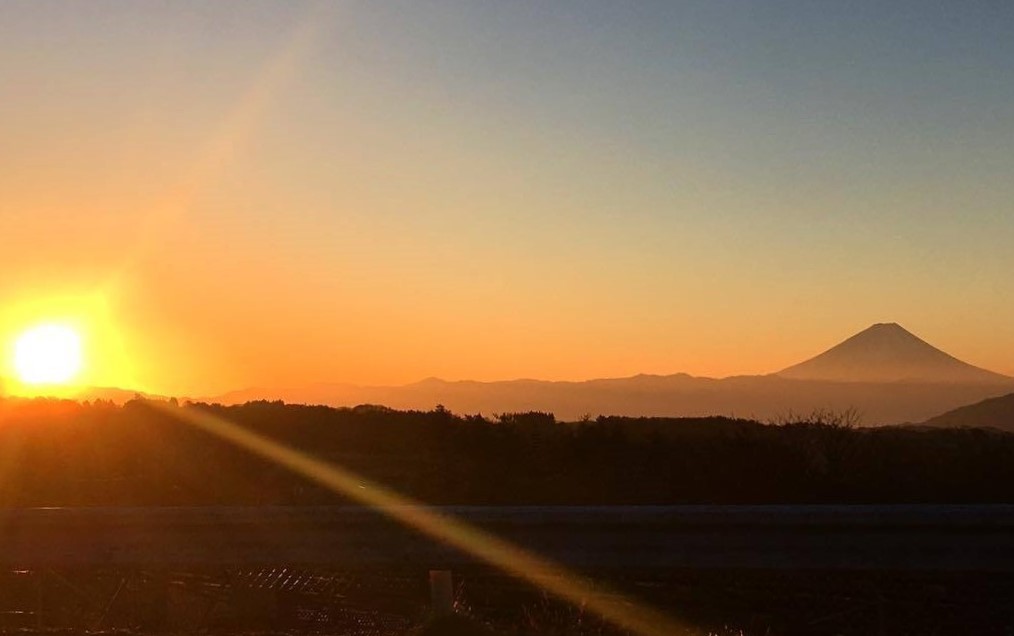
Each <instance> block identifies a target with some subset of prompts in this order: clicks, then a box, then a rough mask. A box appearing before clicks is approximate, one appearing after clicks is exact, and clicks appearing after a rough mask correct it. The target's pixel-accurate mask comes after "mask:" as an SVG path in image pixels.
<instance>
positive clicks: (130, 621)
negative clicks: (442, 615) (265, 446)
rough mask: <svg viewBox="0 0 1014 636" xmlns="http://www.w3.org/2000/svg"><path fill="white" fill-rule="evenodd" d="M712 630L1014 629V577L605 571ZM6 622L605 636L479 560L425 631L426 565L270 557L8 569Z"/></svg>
mask: <svg viewBox="0 0 1014 636" xmlns="http://www.w3.org/2000/svg"><path fill="white" fill-rule="evenodd" d="M594 574H595V580H596V581H599V582H601V583H602V584H603V585H609V586H610V587H611V588H615V589H620V590H623V591H624V592H626V593H629V594H631V595H633V596H635V597H637V598H639V599H641V600H643V601H645V602H648V603H650V604H652V605H654V606H655V607H658V608H662V609H664V610H666V612H668V613H669V614H671V615H672V616H674V617H677V618H679V619H680V620H681V621H683V622H684V623H686V624H689V625H692V626H694V627H695V628H696V629H697V630H699V631H698V633H701V634H709V633H710V634H719V635H726V634H728V635H733V634H743V635H754V634H757V635H764V634H800V635H803V634H814V635H818V636H819V635H828V636H830V635H834V634H841V635H857V636H859V635H867V634H890V635H900V634H913V635H915V634H920V635H926V634H976V635H988V634H997V635H1001V634H1011V633H1014V632H1012V630H1014V603H1012V602H1011V601H1012V599H1014V579H1012V578H1011V577H1010V576H1008V575H1002V576H1001V575H982V574H971V573H948V574H927V573H922V574H918V575H913V574H903V573H889V572H882V573H868V572H867V573H860V572H851V573H849V572H820V571H814V572H785V571H778V572H775V571H732V570H729V571H720V572H690V571H673V572H670V573H667V574H665V575H659V574H657V573H652V574H646V573H638V572H634V571H626V572H624V571H611V572H596V573H594ZM0 593H2V596H0V617H2V621H3V622H2V627H3V631H4V632H17V633H19V634H23V635H27V634H34V633H47V634H54V633H59V634H79V633H82V634H83V633H85V632H88V633H113V632H116V633H138V634H150V633H160V632H169V633H210V634H335V635H348V636H396V635H411V634H425V633H441V634H445V635H446V636H453V635H454V634H458V633H462V634H466V633H476V634H502V635H511V636H521V635H531V636H550V635H552V636H558V635H559V636H563V635H567V634H573V635H575V636H583V635H594V636H605V635H609V634H616V633H618V632H616V631H614V630H612V629H610V628H609V627H608V626H606V625H603V624H602V623H601V621H599V620H597V619H596V618H595V617H594V616H592V615H590V614H589V613H588V612H586V611H583V610H582V609H581V608H576V607H572V606H568V605H564V604H562V603H559V602H557V601H554V600H552V599H550V598H548V597H546V596H545V595H544V594H542V593H540V592H538V591H537V590H534V589H532V588H530V587H527V586H525V585H523V584H520V583H518V582H516V581H513V580H511V579H508V578H505V577H503V576H500V575H498V574H496V573H493V572H489V571H487V570H481V569H472V570H466V571H462V572H459V573H458V575H457V577H456V585H455V594H456V607H457V611H458V613H459V614H460V615H462V616H464V617H467V624H468V626H469V629H467V630H463V631H460V632H459V631H456V630H427V629H426V625H427V623H429V622H430V619H428V618H427V612H428V609H427V606H428V592H427V589H426V573H425V572H422V571H418V570H396V569H392V570H385V571H357V570H334V569H323V570H322V569H300V568H292V567H284V566H277V567H264V568H255V569H237V570H219V571H210V570H189V571H175V570H172V571H153V570H113V569H101V568H95V569H88V570H60V569H52V570H48V569H47V570H45V571H33V570H16V571H7V572H5V573H4V574H3V575H2V576H0Z"/></svg>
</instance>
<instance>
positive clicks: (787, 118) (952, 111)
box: [0, 0, 1014, 396]
mask: <svg viewBox="0 0 1014 636" xmlns="http://www.w3.org/2000/svg"><path fill="white" fill-rule="evenodd" d="M1012 32H1014V5H1012V4H1010V3H1007V2H1000V1H996V2H976V1H962V2H957V1H955V2H905V1H901V2H892V3H883V2H875V1H869V2H860V1H855V2H830V1H828V2H803V1H773V2H766V3H756V2H724V1H720V0H718V1H716V0H708V1H700V2H647V1H645V2H638V3H619V2H612V1H605V0H602V1H593V0H588V1H583V2H570V1H566V0H560V1H557V2H534V1H532V2H527V1H517V2H467V3H466V2H415V1H413V2H384V3H375V2H334V3H326V2H325V3H300V2H260V1H254V0H251V1H247V2H242V3H201V2H187V1H175V2H154V1H136V2H126V1H124V2H110V1H104V0H96V1H94V2H88V3H68V2H55V1H49V0H8V1H6V2H3V3H0V41H2V42H3V47H2V48H0V79H2V81H0V148H2V152H0V254H2V260H0V265H2V271H0V340H2V341H3V342H4V343H7V344H5V345H4V346H6V347H7V348H8V349H9V348H10V342H12V341H13V339H15V338H16V336H17V334H18V333H20V332H21V331H22V330H24V329H26V328H28V327H30V326H31V325H33V324H37V323H40V322H47V321H57V322H63V323H70V324H73V325H74V326H75V328H76V329H78V330H79V331H80V332H81V334H82V338H83V340H84V349H85V354H86V355H85V360H86V362H85V369H84V372H83V376H82V378H81V381H82V382H86V383H88V384H93V385H98V386H120V387H127V388H136V389H140V390H147V391H154V392H159V393H164V394H176V395H188V396H208V395H214V394H216V393H218V392H223V391H226V390H229V389H235V388H240V387H246V386H262V387H264V386H267V387H270V386H295V385H300V384H306V383H312V382H353V383H359V384H398V383H406V382H412V381H416V380H419V379H422V378H424V377H428V376H438V377H442V378H445V379H479V380H496V379H511V378H518V377H530V378H543V379H586V378H593V377H618V376H625V375H632V374H635V373H642V372H643V373H675V372H688V373H691V374H695V375H708V376H726V375H738V374H753V373H767V372H771V371H775V370H778V369H780V368H782V367H785V366H788V365H790V364H793V363H795V362H797V361H799V360H801V359H803V358H806V357H809V356H812V355H814V354H816V353H818V352H819V351H821V350H823V349H826V348H828V347H830V346H832V345H833V344H835V343H837V342H838V341H840V340H842V339H844V338H845V337H847V336H849V335H851V334H852V333H854V332H856V331H859V330H860V329H862V328H865V327H866V326H868V325H870V324H872V323H875V322H888V321H891V322H898V323H901V324H902V325H903V326H905V327H906V328H908V329H909V330H911V331H913V332H914V333H916V334H917V335H919V336H921V337H923V338H924V339H926V340H928V341H930V342H931V343H933V344H935V345H937V346H939V347H941V348H943V349H944V350H946V351H948V352H949V353H952V354H953V355H956V356H958V357H960V358H962V359H965V360H966V361H969V362H972V363H974V364H978V365H980V366H985V367H988V368H991V369H993V370H996V371H999V372H1002V373H1007V374H1014V331H1012V327H1011V325H1014V291H1012V289H1014V286H1012V285H1011V283H1010V273H1011V272H1012V271H1014V249H1011V246H1012V245H1014V38H1012V37H1011V36H1010V34H1011V33H1012ZM8 357H9V356H8ZM3 369H7V372H9V365H8V366H3V365H0V375H4V373H5V371H4V370H3Z"/></svg>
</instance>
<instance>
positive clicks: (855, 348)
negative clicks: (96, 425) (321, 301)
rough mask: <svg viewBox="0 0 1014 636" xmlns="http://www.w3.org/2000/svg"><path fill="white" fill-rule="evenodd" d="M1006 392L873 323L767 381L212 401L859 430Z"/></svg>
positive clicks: (415, 388) (468, 388)
mask: <svg viewBox="0 0 1014 636" xmlns="http://www.w3.org/2000/svg"><path fill="white" fill-rule="evenodd" d="M1011 391H1014V378H1010V377H1007V376H1004V375H1001V374H998V373H993V372H991V371H987V370H985V369H980V368H978V367H975V366H972V365H970V364H967V363H965V362H962V361H960V360H958V359H957V358H954V357H953V356H950V355H948V354H946V353H944V352H943V351H941V350H939V349H937V348H935V347H933V346H931V345H930V344H928V343H926V342H924V341H923V340H921V339H919V338H918V337H916V336H914V335H913V334H911V333H910V332H908V331H906V330H905V329H904V328H902V327H901V326H899V325H897V324H894V323H882V324H876V325H873V326H872V327H869V328H868V329H866V330H864V331H862V332H860V333H858V334H856V335H855V336H852V337H851V338H849V339H847V340H845V341H844V342H842V343H841V344H839V345H837V346H835V347H833V348H831V349H829V350H828V351H826V352H824V353H822V354H820V355H818V356H816V357H814V358H812V359H810V360H807V361H805V362H802V363H800V364H797V365H794V366H791V367H789V368H787V369H785V370H783V371H780V372H778V373H774V374H770V375H760V376H738V377H730V378H724V379H714V378H702V377H693V376H690V375H687V374H683V373H681V374H676V375H665V376H659V375H636V376H633V377H629V378H615V379H601V380H588V381H583V382H548V381H540V380H511V381H502V382H474V381H457V382H449V381H445V380H440V379H438V378H429V379H426V380H423V381H421V382H416V383H413V384H408V385H404V386H379V387H378V386H374V387H364V386H356V385H351V384H316V385H311V386H304V387H295V388H289V389H247V390H243V391H236V392H232V393H228V394H225V395H222V396H218V397H215V398H212V399H211V400H210V401H217V402H222V403H224V404H235V403H242V402H247V401H251V400H260V399H266V400H276V399H280V400H284V401H286V402H301V403H314V404H328V405H335V406H341V405H345V406H351V405H356V404H364V403H369V404H383V405H385V406H390V407H393V408H400V409H430V408H433V407H434V406H435V405H437V404H443V405H444V406H446V407H447V408H449V409H451V410H453V411H456V412H463V413H478V412H481V413H485V414H491V413H499V412H510V411H527V410H541V411H551V412H553V413H555V414H556V415H557V417H559V418H561V419H577V418H580V417H582V416H584V415H591V416H595V415H600V414H610V415H630V416H641V415H643V416H688V417H693V416H706V415H735V416H739V417H750V418H757V419H761V420H766V419H774V418H780V417H787V416H790V415H792V414H798V415H806V414H809V413H810V412H811V411H813V410H818V409H823V410H833V411H843V410H846V409H855V410H856V411H858V412H859V414H860V417H861V418H862V420H863V422H864V423H865V424H870V425H873V424H892V423H903V422H918V421H922V420H925V419H927V418H930V417H932V416H934V415H937V414H939V413H942V412H944V411H947V410H950V409H953V408H955V407H958V406H962V405H966V404H969V403H972V402H976V401H978V400H982V399H984V398H988V397H994V396H999V395H1003V394H1005V393H1009V392H1011Z"/></svg>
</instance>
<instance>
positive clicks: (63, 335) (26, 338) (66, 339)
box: [14, 325, 81, 384]
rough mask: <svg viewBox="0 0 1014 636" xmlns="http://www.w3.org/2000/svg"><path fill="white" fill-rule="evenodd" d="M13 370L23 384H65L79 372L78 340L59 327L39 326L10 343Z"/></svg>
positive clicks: (72, 334)
mask: <svg viewBox="0 0 1014 636" xmlns="http://www.w3.org/2000/svg"><path fill="white" fill-rule="evenodd" d="M14 370H15V371H17V374H18V378H19V379H20V380H21V381H22V382H24V383H26V384H66V383H68V382H70V381H71V380H73V379H74V377H75V376H76V375H77V374H78V372H80V371H81V338H80V337H79V336H78V334H77V332H76V331H74V330H73V329H71V328H70V327H66V326H63V325H40V326H38V327H34V328H32V329H29V330H28V331H26V332H24V333H23V334H21V335H20V336H19V337H18V339H17V341H15V343H14Z"/></svg>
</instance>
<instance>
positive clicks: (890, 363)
mask: <svg viewBox="0 0 1014 636" xmlns="http://www.w3.org/2000/svg"><path fill="white" fill-rule="evenodd" d="M778 375H780V376H781V377H783V378H792V379H796V380H825V381H832V382H932V383H945V384H977V383H985V384H1003V383H1009V382H1011V381H1014V378H1009V377H1007V376H1005V375H1000V374H999V373H994V372H992V371H987V370H985V369H980V368H979V367H975V366H972V365H970V364H968V363H966V362H962V361H961V360H958V359H957V358H955V357H953V356H951V355H949V354H947V353H944V352H943V351H941V350H940V349H937V348H936V347H934V346H932V345H931V344H929V343H927V342H926V341H924V340H922V339H920V338H918V337H916V336H915V335H913V334H912V333H910V332H909V331H907V330H906V329H904V328H903V327H902V326H901V325H898V324H896V323H879V324H876V325H873V326H872V327H869V328H868V329H865V330H864V331H861V332H860V333H857V334H856V335H854V336H852V337H851V338H849V339H848V340H845V341H844V342H842V343H841V344H838V345H836V346H835V347H832V348H831V349H828V350H827V351H825V352H824V353H822V354H820V355H818V356H816V357H815V358H811V359H809V360H806V361H805V362H801V363H799V364H796V365H793V366H791V367H789V368H787V369H784V370H782V371H779V372H778Z"/></svg>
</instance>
